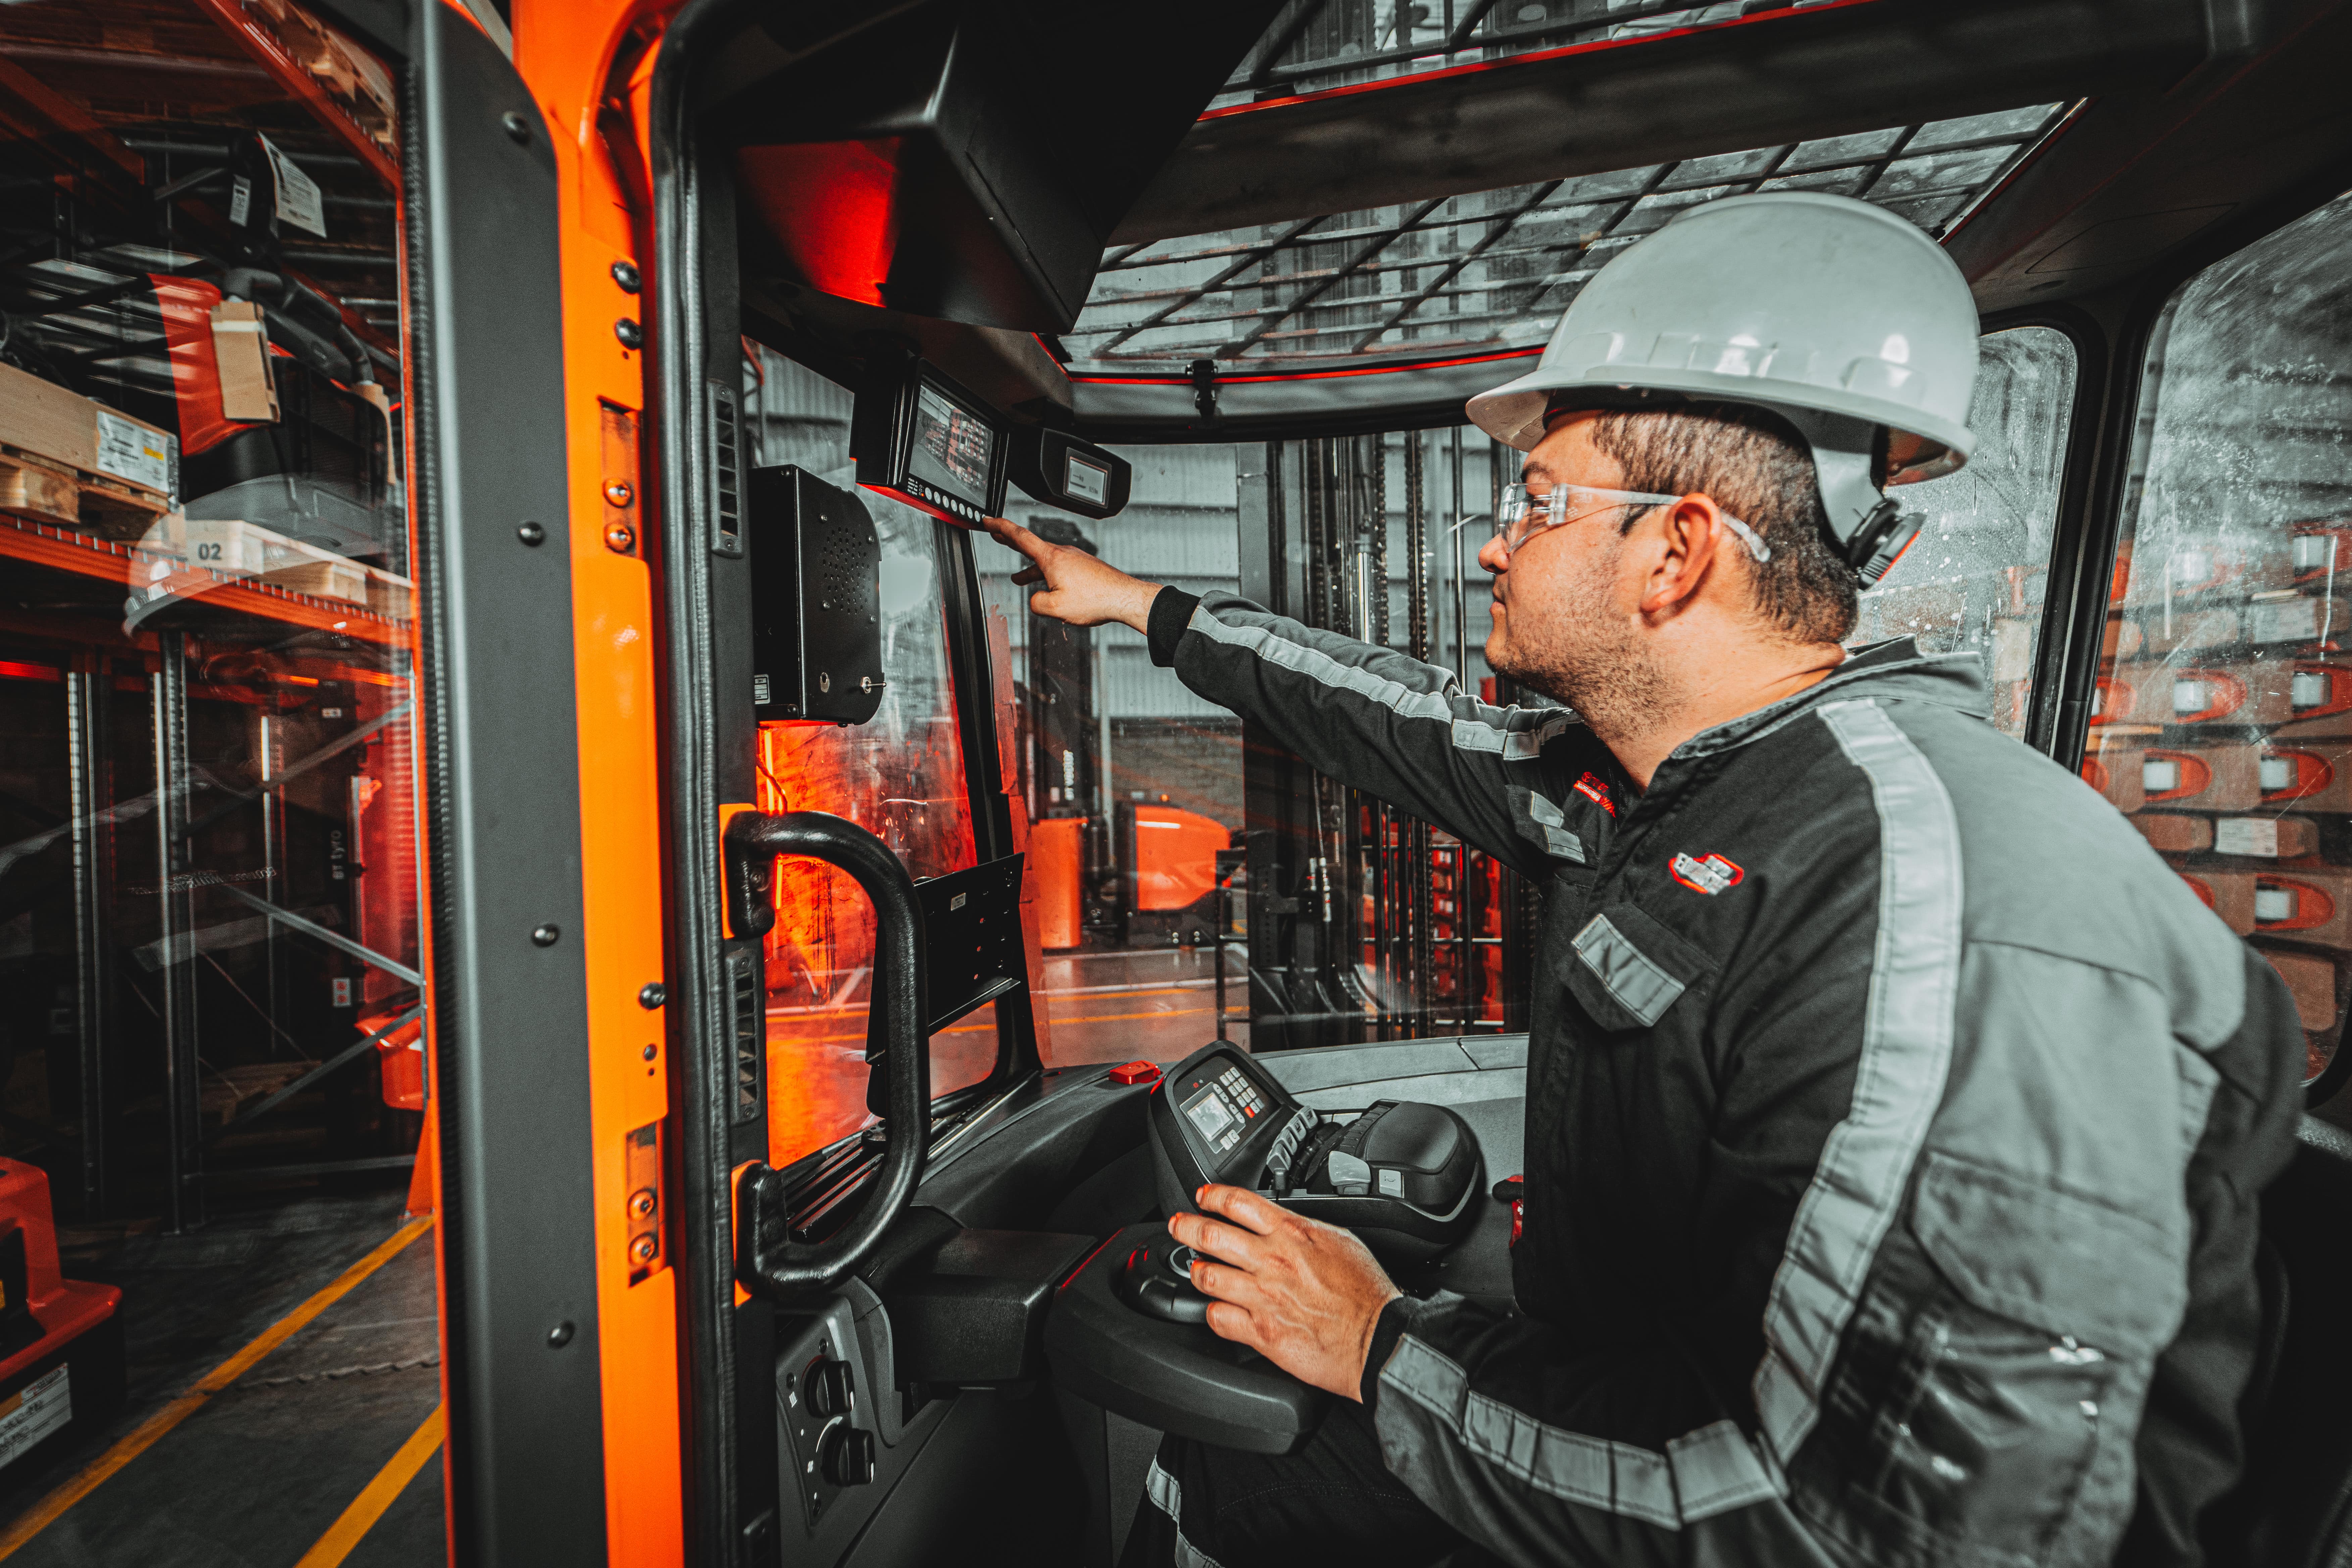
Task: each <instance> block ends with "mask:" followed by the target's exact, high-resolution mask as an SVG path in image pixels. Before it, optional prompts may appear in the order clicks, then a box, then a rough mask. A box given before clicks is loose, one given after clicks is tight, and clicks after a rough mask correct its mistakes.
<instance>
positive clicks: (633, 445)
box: [513, 0, 686, 1568]
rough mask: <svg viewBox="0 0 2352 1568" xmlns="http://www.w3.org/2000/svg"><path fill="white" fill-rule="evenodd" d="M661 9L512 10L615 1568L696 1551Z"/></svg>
mask: <svg viewBox="0 0 2352 1568" xmlns="http://www.w3.org/2000/svg"><path fill="white" fill-rule="evenodd" d="M666 11H667V8H666V7H663V6H660V5H650V4H643V3H631V0H618V3H613V0H515V4H514V5H513V39H514V65H515V68H516V69H517V70H518V71H519V72H520V74H521V76H522V78H523V79H524V81H525V82H526V83H527V84H528V85H529V87H530V92H531V96H532V98H533V99H534V100H536V101H537V103H538V104H539V106H540V109H541V112H542V113H543V114H544V115H545V116H546V120H547V124H548V128H549V130H550V132H551V133H552V140H553V143H554V149H553V150H554V153H555V158H556V165H557V174H558V179H559V194H560V202H561V243H562V311H563V337H564V342H563V364H564V382H565V384H564V388H563V395H564V405H565V424H566V436H567V449H568V456H567V464H568V470H569V474H570V492H571V503H572V506H571V514H572V526H571V529H570V541H571V551H572V562H571V564H572V617H573V637H572V648H571V654H572V660H573V670H574V678H575V681H576V688H577V693H578V703H579V744H580V755H579V768H580V780H581V792H580V808H581V844H580V854H581V884H582V891H583V901H584V913H585V916H586V920H585V921H584V930H583V941H584V942H585V944H586V953H585V957H586V963H587V973H588V976H589V993H588V1039H587V1041H586V1067H587V1070H588V1074H589V1079H590V1107H591V1118H592V1122H593V1129H594V1133H593V1148H592V1151H591V1153H592V1160H593V1194H594V1202H595V1205H596V1215H595V1225H596V1232H595V1234H596V1289H597V1315H598V1322H599V1338H598V1352H599V1355H600V1357H601V1372H602V1382H603V1391H604V1400H603V1408H604V1508H605V1513H606V1542H607V1552H606V1561H607V1562H610V1563H629V1564H644V1565H647V1568H657V1565H659V1564H664V1563H683V1562H684V1561H685V1552H686V1544H685V1541H686V1536H685V1520H684V1512H683V1495H684V1477H683V1474H682V1457H681V1456H682V1439H681V1432H680V1426H679V1421H680V1398H679V1387H680V1376H681V1366H682V1361H681V1349H680V1343H679V1329H678V1316H679V1303H678V1287H677V1280H678V1276H677V1270H676V1269H675V1268H673V1267H672V1266H671V1265H672V1263H673V1261H674V1259H673V1257H672V1254H673V1252H674V1250H675V1247H676V1237H677V1231H676V1229H675V1228H674V1226H669V1225H668V1224H667V1207H668V1203H667V1199H668V1197H669V1192H668V1182H667V1180H666V1179H664V1177H663V1176H662V1170H663V1156H664V1154H665V1152H667V1145H668V1143H669V1138H668V1137H667V1120H668V1112H669V1103H670V1100H669V1066H668V1060H667V1049H666V1048H665V1047H666V1041H665V1036H664V1026H663V1016H662V1008H661V996H662V993H661V990H660V984H661V982H662V979H663V914H662V910H663V883H662V868H661V828H660V823H661V801H660V797H659V791H658V787H657V786H658V780H657V773H656V755H657V753H656V733H655V727H654V721H655V714H654V702H655V692H656V686H655V634H656V625H655V619H654V596H655V589H654V584H653V579H652V574H651V571H650V569H649V567H648V565H647V562H646V532H647V529H646V521H647V515H648V514H647V510H646V508H647V491H648V490H649V489H651V488H652V487H651V486H650V485H648V483H647V482H646V481H647V479H648V475H647V474H646V473H645V472H644V471H642V470H641V468H640V467H639V453H640V449H641V447H640V440H639V421H640V417H641V416H642V414H643V411H644V409H645V407H646V386H645V356H644V354H643V353H642V352H641V349H642V345H643V343H644V337H643V331H644V326H643V323H644V321H645V319H646V318H645V311H644V309H643V302H644V298H645V296H644V294H643V292H642V289H643V288H644V286H645V279H646V275H647V274H648V273H649V272H650V268H648V267H647V266H646V250H647V249H648V248H649V246H647V245H646V243H645V240H644V237H645V236H646V234H647V233H648V232H649V227H648V226H649V225H650V222H651V215H650V213H648V212H647V211H646V210H645V207H644V203H643V200H642V195H641V193H643V191H644V190H645V184H644V180H643V176H642V174H638V173H636V171H641V170H642V169H643V167H644V159H643V149H642V142H641V140H640V138H639V129H640V127H641V126H642V125H643V123H644V121H643V115H642V112H641V110H640V108H639V107H638V105H641V103H642V100H643V97H644V92H645V88H646V78H647V76H648V75H649V73H650V69H651V61H652V58H653V55H654V52H655V49H656V47H657V46H658V43H659V38H660V21H661V18H662V17H663V16H664V15H665V14H666ZM551 760H552V759H551ZM649 1184H650V1185H652V1186H653V1187H654V1189H655V1191H656V1199H655V1204H656V1208H657V1209H658V1210H660V1211H662V1212H660V1213H659V1214H657V1215H656V1216H655V1222H654V1224H653V1226H652V1229H651V1233H650V1234H651V1235H652V1237H653V1240H652V1242H651V1244H650V1250H651V1251H652V1256H651V1257H650V1258H648V1257H647V1256H646V1251H647V1250H648V1247H647V1243H646V1240H645V1238H646V1236H647V1234H648V1225H647V1220H646V1216H645V1215H644V1214H643V1212H642V1210H643V1206H644V1205H643V1201H642V1199H641V1198H640V1196H639V1194H642V1193H643V1192H644V1191H645V1190H646V1187H647V1186H648V1185H649ZM633 1202H634V1203H635V1210H634V1212H633Z"/></svg>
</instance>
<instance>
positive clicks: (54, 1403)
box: [0, 1366, 73, 1465]
mask: <svg viewBox="0 0 2352 1568" xmlns="http://www.w3.org/2000/svg"><path fill="white" fill-rule="evenodd" d="M66 1372H67V1369H66V1368H64V1367H62V1366H60V1367H56V1368H53V1369H52V1370H50V1371H48V1372H45V1373H42V1374H41V1375H40V1376H38V1377H37V1378H35V1379H34V1380H33V1381H32V1382H30V1383H28V1384H26V1385H25V1386H24V1387H22V1388H20V1389H18V1390H17V1391H16V1393H14V1394H10V1395H9V1396H8V1397H7V1398H6V1399H5V1400H0V1465H6V1464H7V1463H9V1462H10V1461H11V1460H13V1459H15V1458H16V1457H17V1456H19V1455H21V1454H22V1453H24V1451H25V1450H26V1449H27V1448H29V1447H32V1446H33V1445H34V1444H36V1443H37V1442H39V1441H40V1440H41V1439H42V1438H44V1437H46V1436H48V1435H49V1434H50V1433H52V1432H54V1431H56V1430H57V1429H58V1427H60V1426H64V1425H65V1424H66V1423H67V1422H68V1421H70V1420H72V1419H73V1389H72V1387H71V1385H70V1384H68V1380H67V1378H66Z"/></svg>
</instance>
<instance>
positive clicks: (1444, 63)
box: [1210, 0, 1837, 111]
mask: <svg viewBox="0 0 2352 1568" xmlns="http://www.w3.org/2000/svg"><path fill="white" fill-rule="evenodd" d="M1835 3H1837V0H1717V4H1713V5H1692V4H1691V3H1690V0H1428V3H1419V0H1291V3H1290V4H1289V5H1286V6H1284V7H1283V9H1282V12H1281V14H1280V15H1279V16H1276V18H1275V20H1274V24H1273V26H1269V27H1268V28H1267V29H1266V30H1265V33H1264V35H1262V36H1261V37H1259V39H1258V41H1257V43H1256V44H1255V46H1253V47H1252V48H1251V49H1250V52H1249V54H1248V55H1247V57H1245V58H1244V60H1243V61H1242V64H1241V67H1240V68H1239V69H1237V70H1235V71H1234V75H1233V77H1232V79H1230V80H1228V81H1227V82H1226V83H1225V88H1224V90H1223V92H1222V93H1220V94H1219V95H1218V96H1217V97H1216V98H1215V99H1214V100H1212V102H1211V104H1210V109H1211V110H1212V111H1214V110H1216V109H1219V108H1222V107H1225V106H1227V105H1231V104H1236V103H1249V102H1255V101H1257V100H1264V99H1266V98H1275V97H1286V96H1290V95H1293V94H1298V93H1308V92H1321V91H1325V90H1328V89H1331V88H1335V87H1353V86H1355V85H1357V84H1359V83H1361V82H1367V81H1387V80H1393V79H1396V78H1399V77H1407V76H1419V75H1421V74H1423V73H1424V72H1427V71H1433V70H1446V69H1450V68H1453V67H1455V66H1461V65H1471V64H1484V63H1486V62H1489V61H1493V60H1497V59H1505V58H1509V57H1511V56H1514V55H1520V54H1528V53H1532V52H1534V51H1536V50H1539V49H1554V48H1565V47H1570V46H1573V45H1577V44H1589V43H1600V42H1612V41H1618V40H1623V39H1630V38H1647V37H1656V36H1657V35H1658V34H1660V33H1668V32H1680V31H1685V30H1687V29H1691V28H1696V27H1708V26H1719V25H1721V24H1723V23H1726V22H1736V21H1738V20H1740V19H1741V18H1742V17H1745V16H1756V15H1758V14H1759V13H1763V12H1768V11H1801V10H1809V9H1811V8H1812V7H1814V6H1817V5H1830V4H1835Z"/></svg>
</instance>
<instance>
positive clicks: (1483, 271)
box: [1062, 0, 2072, 375]
mask: <svg viewBox="0 0 2352 1568" xmlns="http://www.w3.org/2000/svg"><path fill="white" fill-rule="evenodd" d="M1339 4H1340V0H1300V8H1301V9H1302V10H1303V11H1307V12H1312V13H1314V15H1316V16H1325V15H1328V13H1330V12H1331V11H1332V10H1333V9H1334V8H1336V7H1337V6H1339ZM1465 6H1467V7H1468V9H1469V10H1471V11H1475V12H1476V13H1477V16H1474V17H1473V18H1472V20H1473V21H1474V23H1475V22H1477V18H1478V17H1489V18H1491V17H1493V16H1497V15H1498V14H1502V13H1505V12H1509V13H1517V12H1526V11H1532V10H1536V9H1538V8H1540V7H1539V6H1538V5H1537V4H1536V0H1525V3H1517V0H1501V4H1500V5H1489V6H1486V7H1484V8H1483V9H1482V8H1480V7H1478V6H1477V5H1476V3H1475V0H1446V9H1447V11H1448V12H1453V11H1455V10H1458V9H1462V8H1464V7H1465ZM1352 9H1353V10H1354V11H1357V12H1361V11H1363V10H1364V9H1365V7H1363V6H1362V5H1357V6H1355V7H1353V8H1352ZM1408 9H1409V11H1410V12H1411V13H1412V14H1416V15H1417V14H1420V13H1423V12H1430V11H1433V9H1434V8H1433V7H1432V6H1426V5H1413V6H1411V7H1409V8H1408ZM1549 9H1550V10H1551V11H1554V12H1566V11H1570V10H1573V11H1576V12H1579V13H1589V14H1591V15H1589V16H1585V19H1584V20H1583V21H1581V22H1580V23H1577V24H1575V25H1576V26H1584V27H1586V28H1588V29H1590V28H1591V26H1598V25H1600V23H1601V20H1604V19H1605V20H1608V25H1610V26H1644V25H1646V24H1648V23H1656V22H1661V21H1663V20H1664V11H1663V8H1662V7H1659V6H1656V5H1622V4H1619V5H1610V4H1609V3H1608V0H1549ZM1704 10H1705V12H1706V14H1707V15H1708V16H1712V14H1713V13H1715V12H1717V11H1721V12H1724V13H1726V16H1727V17H1735V16H1738V13H1739V11H1740V7H1739V6H1738V5H1713V6H1707V7H1705V8H1704ZM1636 13H1639V16H1636V15H1635V14H1636ZM1677 14H1678V15H1681V14H1692V15H1695V14H1696V13H1690V12H1689V8H1687V7H1685V8H1684V12H1683V13H1677ZM1612 18H1613V19H1612ZM1311 19H1312V18H1311V17H1310V18H1309V20H1311ZM1479 25H1484V24H1483V23H1480V24H1479ZM1675 25H1676V26H1688V25H1689V24H1688V23H1687V22H1677V23H1676V24H1675ZM1544 26H1545V27H1546V28H1550V27H1552V26H1553V24H1552V23H1550V22H1546V23H1545V24H1544ZM1559 26H1570V24H1568V23H1564V22H1563V23H1561V24H1559ZM1281 32H1282V26H1281V25H1280V24H1279V23H1278V24H1277V26H1276V29H1275V30H1274V31H1273V32H1272V33H1270V34H1269V36H1268V37H1269V38H1270V39H1274V38H1278V37H1279V36H1280V34H1281ZM1310 36H1311V35H1310V33H1307V32H1301V33H1300V34H1298V35H1297V38H1298V39H1299V40H1304V39H1307V38H1308V37H1310ZM1545 36H1546V37H1550V36H1551V34H1550V33H1549V32H1547V33H1546V34H1545ZM1286 47H1288V48H1289V49H1291V50H1292V51H1293V52H1294V53H1295V52H1296V51H1297V49H1299V48H1301V47H1305V45H1304V44H1303V43H1302V42H1298V41H1294V42H1293V43H1292V44H1290V45H1288V46H1286ZM1286 58H1287V57H1286ZM1366 58H1370V57H1366ZM1361 64H1362V62H1361V61H1359V65H1361ZM1286 68H1287V67H1286ZM1365 68H1368V69H1370V68H1376V67H1365ZM1252 69H1254V68H1251V67H1246V66H1245V67H1244V77H1246V76H1247V75H1248V74H1249V72H1250V70H1252ZM1300 74H1304V73H1303V68H1302V70H1301V73H1300ZM2071 112H2072V110H2071V108H2070V106H2069V105H2066V104H2063V103H2042V104H2035V105H2032V106H2029V107H2025V108H2020V109H2012V110H2000V111H1997V112H1994V113H1989V114H1978V115H1972V116H1969V117H1967V118H1964V119H1958V120H1943V121H1927V122H1925V123H1920V124H1914V125H1896V126H1888V127H1885V128H1884V129H1881V130H1877V131H1871V132H1861V133H1858V134H1852V135H1843V136H1832V137H1826V138H1822V139H1819V140H1815V141H1806V142H1791V143H1787V144H1783V145H1780V146H1770V147H1759V148H1754V149H1751V150H1748V151H1746V152H1739V153H1723V154H1718V155H1715V156H1709V157H1700V158H1689V159H1685V160H1682V161H1679V162H1673V163H1654V164H1649V165H1646V166H1643V167H1637V168H1628V169H1619V170H1614V171H1611V172H1608V173H1604V174H1583V175H1577V176H1573V177H1570V178H1565V179H1557V180H1547V181H1542V182H1539V183H1537V184H1526V185H1515V186H1509V187H1506V188H1503V189H1499V190H1492V191H1484V192H1478V193H1475V194H1472V195H1457V196H1444V197H1439V198H1435V199H1429V200H1422V201H1415V202H1409V203H1403V204H1399V205H1391V206H1382V207H1377V208H1373V209H1371V210H1369V211H1363V212H1354V213H1334V214H1326V215H1321V216H1313V217H1306V218H1300V219H1297V220H1295V221H1292V222H1287V223H1280V224H1266V225H1258V226H1247V227H1243V228H1235V229H1228V230H1223V231H1219V232H1215V233H1210V234H1202V235H1193V236H1189V237H1183V238H1180V239H1171V240H1160V241H1149V242H1145V243H1142V244H1134V245H1126V246H1117V247H1112V248H1111V249H1110V250H1108V251H1107V252H1106V253H1105V255H1104V258H1103V264H1102V270H1101V272H1100V274H1099V275H1098V276H1097V279H1096V280H1095V285H1094V288H1093V290H1092V292H1091V294H1090V295H1089V297H1088V300H1087V306H1086V309H1085V310H1084V311H1083V312H1082V313H1081V314H1080V316H1079V318H1078V321H1077V322H1076V325H1075V326H1074V327H1073V328H1072V329H1071V331H1069V332H1067V333H1066V334H1064V336H1063V339H1062V344H1063V347H1064V349H1065V351H1066V353H1067V354H1068V356H1069V362H1070V365H1069V368H1070V370H1071V371H1072V373H1073V374H1080V375H1084V374H1088V373H1093V374H1133V373H1136V372H1142V373H1145V374H1167V373H1171V372H1181V370H1182V369H1183V367H1184V366H1185V365H1187V364H1188V363H1191V362H1192V361H1194V360H1198V359H1208V360H1212V361H1214V362H1216V367H1217V371H1218V373H1219V374H1234V373H1236V372H1248V371H1252V370H1255V371H1257V372H1260V373H1262V374H1293V373H1298V372H1306V371H1313V370H1320V369H1325V368H1328V367H1331V366H1334V365H1342V364H1356V363H1367V362H1387V363H1399V362H1410V361H1417V360H1430V359H1438V358H1447V357H1453V356H1457V355H1464V354H1477V353H1496V352H1509V351H1512V350H1524V349H1528V348H1532V347H1535V346H1538V345H1539V344H1540V343H1541V342H1542V341H1543V340H1544V338H1545V336H1546V335H1547V334H1548V333H1549V331H1550V330H1551V327H1552V325H1553V323H1554V322H1556V321H1558V320H1559V313H1560V311H1561V310H1564V309H1565V308H1566V307H1567V305H1568V303H1569V301H1570V300H1572V299H1574V298H1575V297H1576V293H1577V290H1578V289H1580V288H1581V287H1582V285H1583V283H1584V281H1585V280H1586V279H1589V278H1591V276H1592V275H1593V274H1594V273H1595V272H1597V271H1599V270H1600V268H1601V266H1602V265H1603V264H1604V263H1606V262H1607V261H1608V260H1609V258H1611V257H1612V256H1614V255H1615V254H1616V253H1617V252H1618V251H1619V250H1621V249H1622V248H1623V247H1626V246H1628V245H1631V244H1633V242H1634V241H1635V240H1637V239H1639V238H1641V237H1643V235H1646V234H1649V233H1651V232H1652V231H1654V230H1655V229H1656V228H1658V227H1660V226H1663V225H1664V223H1666V222H1667V221H1668V220H1669V219H1670V218H1672V217H1673V216H1675V214H1676V213H1678V212H1680V211H1682V210H1684V209H1685V208H1687V207H1690V206H1693V205H1696V204H1698V203H1701V202H1706V201H1713V200H1715V199H1717V198H1718V197H1721V196H1727V195H1744V194H1747V193H1749V192H1753V191H1771V190H1806V191H1823V192H1831V193H1835V194H1838V195H1852V196H1858V197H1861V198H1862V199H1864V200H1865V201H1869V202H1872V203H1874V204H1876V205H1880V206H1883V207H1885V208H1886V209H1888V210H1889V211H1891V212H1895V213H1897V214H1899V215H1901V216H1904V217H1906V218H1907V219H1909V220H1910V221H1911V222H1913V223H1916V224H1917V225H1918V226H1920V227H1921V228H1923V229H1925V230H1926V231H1927V233H1929V234H1930V235H1934V236H1936V237H1938V238H1942V237H1945V236H1947V235H1948V234H1950V233H1951V232H1953V231H1954V230H1955V229H1956V228H1957V227H1958V226H1959V225H1960V224H1961V223H1962V222H1964V221H1966V219H1967V218H1968V216H1969V214H1970V213H1972V212H1973V211H1974V210H1975V209H1976V207H1977V206H1978V205H1979V204H1980V203H1982V202H1983V201H1984V200H1985V199H1986V198H1987V197H1988V196H1989V195H1990V194H1991V193H1992V192H1994V191H1995V190H1996V189H1998V188H1999V187H2000V184H2001V183H2002V181H2003V180H2004V179H2006V178H2007V176H2008V175H2009V174H2011V171H2013V170H2014V169H2016V168H2017V167H2018V165H2019V164H2020V163H2021V161H2022V160H2024V159H2025V158H2026V157H2027V156H2028V155H2029V154H2030V153H2032V151H2033V149H2034V148H2035V147H2037V146H2038V145H2040V144H2041V142H2042V141H2043V140H2044V139H2045V138H2047V137H2049V136H2050V135H2051V134H2053V132H2055V131H2056V130H2057V128H2058V127H2059V126H2060V125H2061V124H2063V122H2064V121H2065V120H2066V119H2067V117H2068V116H2069V114H2070V113H2071Z"/></svg>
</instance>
